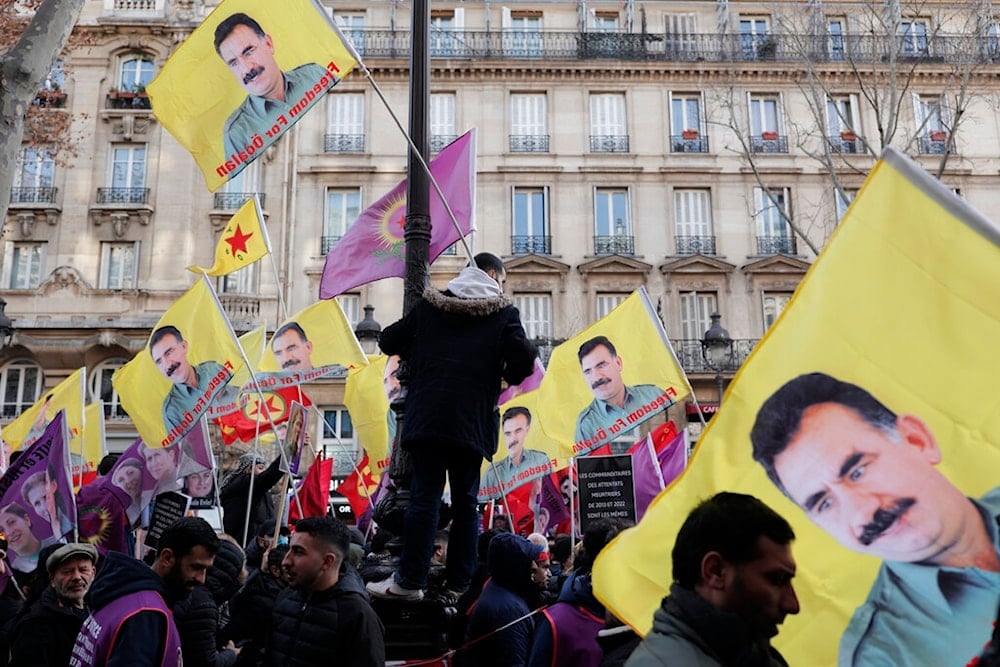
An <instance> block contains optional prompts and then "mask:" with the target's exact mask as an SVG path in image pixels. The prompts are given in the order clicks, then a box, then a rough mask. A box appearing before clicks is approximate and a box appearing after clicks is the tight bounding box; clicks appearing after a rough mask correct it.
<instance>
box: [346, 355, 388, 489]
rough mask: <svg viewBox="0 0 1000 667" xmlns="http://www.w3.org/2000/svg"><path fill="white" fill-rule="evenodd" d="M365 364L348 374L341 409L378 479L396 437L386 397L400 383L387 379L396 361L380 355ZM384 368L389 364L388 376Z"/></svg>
mask: <svg viewBox="0 0 1000 667" xmlns="http://www.w3.org/2000/svg"><path fill="white" fill-rule="evenodd" d="M368 362H369V363H368V365H367V366H359V367H356V368H352V369H351V371H350V372H349V373H348V374H347V386H346V387H345V388H344V405H345V406H347V411H348V412H349V413H350V415H351V424H352V425H353V426H354V433H355V435H356V437H357V440H358V443H360V444H361V446H362V447H364V448H365V451H366V452H367V453H368V461H369V464H370V466H371V471H372V474H373V475H374V477H375V479H378V477H379V476H380V475H381V474H382V472H383V471H384V470H385V469H386V468H387V467H388V466H389V448H390V446H391V445H392V437H393V435H395V427H396V416H395V414H393V413H392V412H390V410H389V397H388V395H387V394H388V393H389V392H391V391H392V390H393V388H394V387H395V388H398V387H399V382H398V381H395V382H394V380H395V378H394V377H390V375H391V373H392V371H393V370H394V369H395V368H396V367H398V365H399V358H398V357H396V356H392V357H387V356H385V355H381V356H378V357H372V358H370V359H369V360H368ZM387 364H391V365H390V366H389V367H388V370H389V373H387V372H386V368H387Z"/></svg>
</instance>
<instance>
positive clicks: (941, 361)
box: [594, 149, 1000, 666]
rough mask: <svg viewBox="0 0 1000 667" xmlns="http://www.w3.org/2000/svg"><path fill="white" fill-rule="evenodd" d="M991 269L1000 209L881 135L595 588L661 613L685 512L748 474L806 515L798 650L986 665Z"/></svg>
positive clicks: (783, 505) (993, 401)
mask: <svg viewBox="0 0 1000 667" xmlns="http://www.w3.org/2000/svg"><path fill="white" fill-rule="evenodd" d="M996 285H1000V226H997V225H996V224H995V223H993V222H991V221H990V220H988V219H986V218H985V217H984V216H982V215H981V214H979V213H978V212H976V211H974V210H973V209H972V208H971V207H969V206H968V204H966V203H965V202H964V201H963V200H962V199H960V198H959V197H957V196H956V195H955V194H953V193H952V192H951V191H949V190H948V189H947V188H946V187H945V186H944V185H942V184H941V183H940V182H939V181H937V180H935V179H933V178H932V177H930V176H929V175H928V174H927V173H926V171H925V170H924V168H923V166H922V165H918V164H916V163H914V162H913V161H912V160H910V159H909V158H907V157H906V156H904V155H902V154H901V153H899V152H897V151H895V150H893V149H887V150H886V151H885V153H884V155H883V158H882V159H881V160H880V161H879V162H878V163H877V164H876V165H875V167H874V168H873V170H872V172H871V173H870V174H869V176H868V179H867V180H866V182H865V185H864V186H863V187H862V189H861V191H860V192H859V193H858V195H857V197H856V198H855V199H854V202H853V203H852V204H851V207H850V208H849V209H848V211H847V213H846V214H845V216H844V217H843V218H842V219H841V221H840V223H839V225H838V227H837V230H836V231H835V233H834V234H833V236H832V237H831V239H830V240H829V242H828V243H827V245H826V248H825V249H824V250H823V252H822V253H821V254H820V256H819V257H818V259H817V260H816V262H815V264H814V265H813V267H812V268H811V269H810V271H809V272H808V274H807V275H806V277H805V279H804V280H803V281H802V283H801V284H800V285H799V287H798V289H797V290H796V292H795V294H794V295H793V297H792V299H791V301H790V302H789V304H788V305H787V306H786V307H785V309H784V311H783V313H782V314H781V316H780V318H779V319H778V321H777V322H776V323H775V324H774V325H773V326H772V327H771V328H770V329H769V330H768V332H767V335H766V336H765V337H764V339H763V340H762V341H761V342H760V343H759V344H758V346H757V347H756V349H755V350H754V352H753V353H752V355H751V356H750V358H749V359H747V361H746V362H745V363H744V364H743V366H742V368H741V369H740V371H739V373H738V374H737V375H736V378H735V379H734V381H733V383H732V384H731V386H730V388H729V390H728V392H727V393H726V396H725V398H724V400H723V401H722V409H721V410H720V411H719V412H718V413H717V414H716V415H715V416H714V417H713V418H712V421H711V423H710V424H709V426H708V428H707V430H706V431H705V433H704V434H703V435H702V437H701V439H700V441H699V442H698V446H697V448H696V450H695V452H694V455H693V457H692V459H691V461H690V462H689V465H688V467H687V470H686V471H685V472H684V473H682V474H681V476H680V477H679V479H678V480H677V481H676V482H675V483H674V484H673V485H671V486H670V487H668V488H667V490H666V491H665V492H664V493H662V494H660V495H659V497H658V498H657V499H656V500H655V501H654V502H653V504H652V505H651V506H650V508H649V509H648V511H647V513H646V516H645V518H644V519H643V520H642V522H641V523H640V524H639V525H638V527H636V528H634V529H632V530H629V531H626V532H625V533H623V534H622V535H621V536H619V537H618V538H617V539H616V540H615V541H614V542H613V543H612V544H611V545H610V546H609V547H607V548H606V549H605V550H604V551H603V552H602V553H601V555H600V557H599V558H598V561H597V565H596V567H595V575H594V581H595V591H596V593H597V595H598V597H599V598H600V599H601V600H602V601H603V602H604V603H605V604H606V605H607V607H608V608H609V610H610V611H612V612H613V613H615V615H617V616H618V617H619V618H621V619H623V620H625V621H626V622H627V623H628V624H629V625H631V626H632V627H634V628H636V629H637V630H639V631H640V632H642V633H645V632H646V631H648V630H649V628H650V625H651V622H652V617H653V612H654V611H655V610H656V609H658V608H659V606H660V601H661V598H662V597H663V596H664V595H666V594H667V592H668V587H669V585H670V577H669V572H667V571H666V570H665V569H664V567H663V559H664V554H669V553H670V549H671V545H672V544H673V542H674V539H675V536H676V534H677V531H678V529H679V528H680V526H681V524H682V522H683V521H684V519H685V517H686V516H687V514H688V512H689V511H690V510H691V509H692V508H693V507H694V506H695V505H696V504H697V503H698V502H699V501H701V500H704V499H706V498H708V497H710V496H711V495H712V494H714V493H716V492H719V491H723V490H726V491H734V492H741V493H747V494H751V495H753V496H756V497H758V498H760V499H761V500H763V501H764V502H765V503H767V504H768V505H769V506H771V507H772V508H774V509H775V510H776V511H777V512H778V513H779V514H781V515H782V516H783V517H785V518H786V519H788V521H789V522H790V523H791V524H792V527H793V529H794V531H795V535H796V539H795V540H794V542H793V543H792V546H791V549H792V553H793V555H794V557H795V560H796V561H797V563H798V570H797V572H796V574H795V578H794V580H793V584H794V586H795V590H796V592H797V594H798V598H799V602H800V604H801V610H802V613H801V614H799V615H796V616H789V617H788V618H786V619H785V622H784V625H783V626H782V627H781V632H780V634H779V635H778V636H777V637H776V638H775V639H774V644H775V645H776V647H777V648H778V649H779V650H780V651H781V652H782V653H783V654H784V656H785V657H786V659H787V660H788V661H789V663H790V664H823V665H832V664H840V665H859V666H860V665H943V666H949V665H967V664H974V663H975V662H976V657H977V656H978V655H979V654H980V652H981V651H982V650H983V647H984V645H985V644H986V643H987V642H988V641H989V638H990V635H991V633H992V632H993V623H994V620H995V619H996V615H997V607H998V604H1000V538H998V523H997V517H998V516H1000V486H998V482H1000V398H998V394H997V392H996V390H995V372H994V371H995V364H993V363H989V362H986V363H984V357H983V349H984V347H983V343H984V341H993V340H997V339H998V338H1000V298H997V290H996V287H995V286H996ZM779 485H780V488H779Z"/></svg>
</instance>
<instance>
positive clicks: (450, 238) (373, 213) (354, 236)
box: [319, 130, 476, 299]
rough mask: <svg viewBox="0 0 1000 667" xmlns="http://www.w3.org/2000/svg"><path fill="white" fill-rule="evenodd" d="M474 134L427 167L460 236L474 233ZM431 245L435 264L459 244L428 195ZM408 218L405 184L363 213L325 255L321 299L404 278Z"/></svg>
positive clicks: (441, 210)
mask: <svg viewBox="0 0 1000 667" xmlns="http://www.w3.org/2000/svg"><path fill="white" fill-rule="evenodd" d="M475 146H476V131H475V130H469V131H468V132H466V133H465V134H463V135H462V136H461V137H459V138H458V139H456V140H455V141H453V142H451V143H450V144H448V145H447V146H445V147H444V148H443V149H442V150H441V152H440V153H438V156H437V157H436V158H434V159H433V160H431V161H430V164H429V165H428V166H429V167H430V170H431V174H433V175H434V180H435V181H437V183H438V185H439V186H440V187H441V192H442V193H443V194H444V196H445V199H447V200H448V205H449V206H451V210H452V213H454V214H455V219H456V220H458V225H459V227H461V228H462V236H465V235H467V234H468V233H469V232H471V231H472V227H473V224H472V218H473V213H474V210H475V190H476V188H475V182H476V159H475ZM430 213H431V244H430V251H429V257H430V261H432V262H433V261H434V260H435V259H436V258H437V256H438V255H440V254H441V253H442V252H444V251H445V249H447V248H448V247H449V246H450V245H451V244H453V243H455V242H456V241H458V240H459V238H460V236H459V234H458V231H456V230H455V225H454V224H452V222H451V218H450V217H449V216H448V211H447V209H446V208H445V206H444V204H443V203H442V202H441V198H440V197H439V196H438V194H437V192H434V191H433V190H432V191H431V193H430ZM405 219H406V180H405V179H404V180H403V181H402V182H401V183H400V184H399V185H397V186H396V187H394V188H393V189H392V190H390V191H389V193H388V194H386V195H385V196H383V197H382V198H381V199H379V200H378V201H377V202H375V203H374V204H372V205H371V206H369V207H368V208H367V209H365V211H364V213H362V214H361V216H360V217H359V218H358V219H357V220H356V221H355V222H354V224H352V225H351V228H350V229H348V230H347V233H346V234H344V236H343V238H341V239H340V242H339V243H337V245H336V246H334V247H333V249H332V250H330V252H328V253H327V255H326V264H324V266H323V277H322V278H321V279H320V284H319V298H321V299H330V298H333V297H335V296H337V295H338V294H343V293H344V292H346V291H347V290H350V289H353V288H355V287H358V286H359V285H366V284H368V283H370V282H373V281H376V280H380V279H382V278H392V277H397V278H402V277H403V276H405V275H406V264H405V262H404V259H405V253H406V250H405V244H404V242H403V223H404V222H405Z"/></svg>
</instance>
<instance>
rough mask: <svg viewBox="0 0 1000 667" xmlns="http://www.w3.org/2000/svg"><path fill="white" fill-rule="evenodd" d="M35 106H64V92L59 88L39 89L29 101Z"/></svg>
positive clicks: (59, 107) (52, 107) (46, 107)
mask: <svg viewBox="0 0 1000 667" xmlns="http://www.w3.org/2000/svg"><path fill="white" fill-rule="evenodd" d="M31 103H32V104H33V105H35V106H36V107H41V108H43V109H62V108H64V107H65V106H66V93H64V92H62V91H60V90H40V91H38V92H37V93H35V99H33V100H32V101H31Z"/></svg>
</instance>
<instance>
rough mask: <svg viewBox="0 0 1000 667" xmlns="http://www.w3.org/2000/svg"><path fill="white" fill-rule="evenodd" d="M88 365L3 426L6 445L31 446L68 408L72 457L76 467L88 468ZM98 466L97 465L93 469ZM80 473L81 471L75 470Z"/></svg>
mask: <svg viewBox="0 0 1000 667" xmlns="http://www.w3.org/2000/svg"><path fill="white" fill-rule="evenodd" d="M86 382H87V369H86V368H78V369H77V370H75V371H73V372H72V373H70V375H69V377H67V378H66V379H65V380H63V381H62V382H60V383H59V384H57V385H56V386H55V387H53V388H52V389H50V390H49V391H47V392H45V393H43V394H42V397H41V398H40V399H38V400H37V401H35V403H34V404H33V405H32V406H31V407H29V408H28V409H27V410H25V411H24V412H22V413H21V414H20V415H19V416H18V417H17V419H15V420H14V421H12V422H11V423H10V424H7V426H4V427H3V442H4V446H5V447H7V448H9V449H10V451H17V450H19V449H24V448H25V447H28V446H30V445H31V444H32V443H34V442H35V441H36V440H38V438H40V437H41V435H42V433H44V432H45V429H46V428H47V427H48V425H49V424H50V423H51V422H52V420H53V419H54V418H55V416H56V414H58V413H59V411H63V412H65V418H66V428H67V429H68V432H69V444H68V447H69V451H70V459H71V461H72V465H73V467H74V468H77V469H78V470H80V471H82V472H88V471H87V470H86V464H85V462H84V460H83V456H82V454H83V449H84V445H83V431H84V412H83V402H84V396H85V395H86ZM92 470H96V468H93V469H91V471H92ZM74 474H77V473H74Z"/></svg>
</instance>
